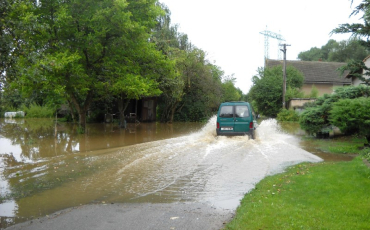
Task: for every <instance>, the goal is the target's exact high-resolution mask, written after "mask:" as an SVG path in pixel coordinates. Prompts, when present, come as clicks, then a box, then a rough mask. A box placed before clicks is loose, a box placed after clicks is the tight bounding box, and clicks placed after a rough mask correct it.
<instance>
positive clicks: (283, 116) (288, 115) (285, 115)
mask: <svg viewBox="0 0 370 230" xmlns="http://www.w3.org/2000/svg"><path fill="white" fill-rule="evenodd" d="M276 119H277V120H278V121H299V115H298V113H297V112H296V111H294V110H292V109H282V110H281V111H280V112H279V113H278V115H277V118H276Z"/></svg>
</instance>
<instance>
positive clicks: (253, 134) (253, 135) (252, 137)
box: [249, 131, 256, 140]
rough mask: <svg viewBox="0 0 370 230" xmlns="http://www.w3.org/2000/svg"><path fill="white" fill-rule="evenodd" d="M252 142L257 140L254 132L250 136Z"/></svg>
mask: <svg viewBox="0 0 370 230" xmlns="http://www.w3.org/2000/svg"><path fill="white" fill-rule="evenodd" d="M249 137H250V138H251V139H252V140H254V139H256V134H255V133H254V131H253V132H252V133H251V135H250V136H249Z"/></svg>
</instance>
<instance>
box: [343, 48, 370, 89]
mask: <svg viewBox="0 0 370 230" xmlns="http://www.w3.org/2000/svg"><path fill="white" fill-rule="evenodd" d="M363 62H364V63H365V66H366V67H367V68H370V55H369V56H367V57H366V58H365V59H364V60H363ZM365 73H366V70H362V76H363V77H364V78H365V79H369V78H370V76H366V75H365ZM347 78H348V79H350V80H351V83H352V85H354V86H358V85H361V84H364V82H363V81H362V80H361V79H359V78H358V77H355V76H353V75H347Z"/></svg>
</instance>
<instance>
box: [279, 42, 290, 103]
mask: <svg viewBox="0 0 370 230" xmlns="http://www.w3.org/2000/svg"><path fill="white" fill-rule="evenodd" d="M279 46H282V47H283V49H280V50H281V51H283V53H284V64H283V109H285V108H286V107H285V93H286V47H287V46H290V45H288V44H280V45H279Z"/></svg>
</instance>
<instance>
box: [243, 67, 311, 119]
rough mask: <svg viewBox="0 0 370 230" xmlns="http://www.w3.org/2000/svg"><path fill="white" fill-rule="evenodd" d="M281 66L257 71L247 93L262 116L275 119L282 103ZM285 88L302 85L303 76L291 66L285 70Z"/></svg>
mask: <svg viewBox="0 0 370 230" xmlns="http://www.w3.org/2000/svg"><path fill="white" fill-rule="evenodd" d="M281 69H282V66H281V65H280V66H274V67H272V68H265V69H262V68H260V69H258V75H257V76H254V77H253V79H252V81H253V86H252V88H251V90H250V91H249V97H250V98H251V99H252V100H253V101H255V105H256V106H257V108H256V109H257V110H258V111H259V113H262V114H263V115H266V116H270V117H275V116H276V115H277V114H278V112H279V111H280V109H281V105H282V103H283V100H282V92H283V90H282V89H283V74H282V71H281ZM286 77H287V81H286V83H287V88H301V87H302V85H303V80H304V77H303V74H302V73H301V72H300V71H299V70H297V69H295V68H294V67H292V66H287V70H286Z"/></svg>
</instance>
